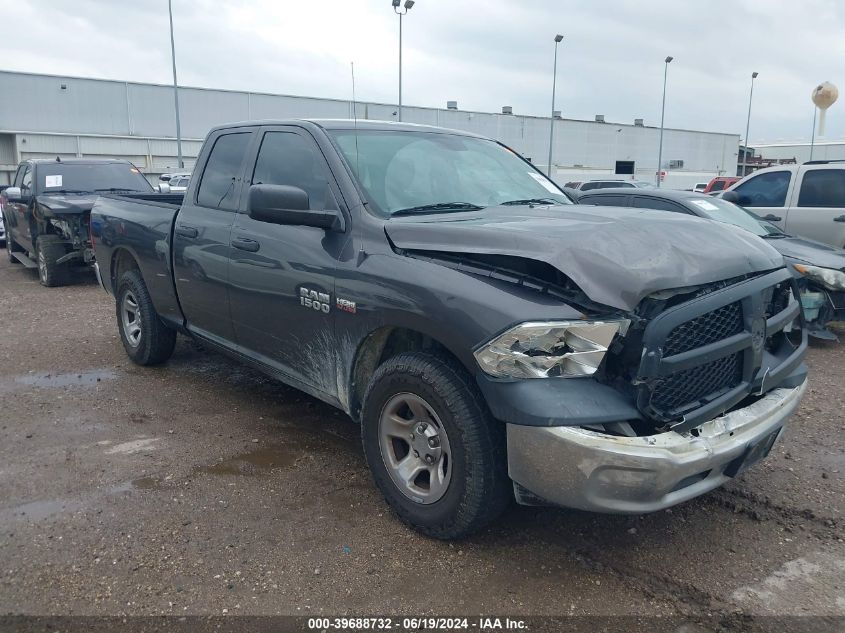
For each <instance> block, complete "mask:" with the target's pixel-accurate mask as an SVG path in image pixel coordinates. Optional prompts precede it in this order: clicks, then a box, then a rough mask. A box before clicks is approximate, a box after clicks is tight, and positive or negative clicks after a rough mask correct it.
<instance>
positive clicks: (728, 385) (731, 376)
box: [651, 354, 742, 413]
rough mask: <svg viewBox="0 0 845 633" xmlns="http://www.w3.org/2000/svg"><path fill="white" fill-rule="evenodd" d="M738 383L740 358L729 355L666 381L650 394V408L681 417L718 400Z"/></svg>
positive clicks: (740, 376) (740, 377) (739, 379)
mask: <svg viewBox="0 0 845 633" xmlns="http://www.w3.org/2000/svg"><path fill="white" fill-rule="evenodd" d="M741 380H742V354H731V355H730V356H725V357H724V358H720V359H718V360H714V361H713V362H710V363H707V364H705V365H699V366H698V367H693V368H692V369H687V370H684V371H680V372H678V373H677V374H673V375H671V376H669V377H667V378H666V379H665V380H663V381H662V382H660V383H659V384H658V385H656V386H655V388H654V389H653V390H652V392H651V406H652V407H654V408H655V409H658V410H662V411H665V412H673V413H675V412H677V413H681V412H683V411H685V410H688V409H692V408H696V407H698V406H700V405H701V404H702V401H705V400H712V399H713V398H715V397H718V396H720V395H721V394H723V393H724V392H726V391H728V390H729V389H732V388H734V387H736V386H737V385H738V384H739V383H740V381H741Z"/></svg>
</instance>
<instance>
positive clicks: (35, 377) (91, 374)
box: [15, 369, 117, 388]
mask: <svg viewBox="0 0 845 633" xmlns="http://www.w3.org/2000/svg"><path fill="white" fill-rule="evenodd" d="M115 378H117V374H116V373H115V372H114V371H112V370H110V369H94V370H91V371H83V372H70V373H66V374H26V375H24V376H18V377H17V378H15V382H18V383H21V384H24V385H29V386H31V387H42V388H51V387H52V388H55V387H76V386H82V387H86V386H91V385H96V384H97V383H99V382H102V381H104V380H114V379H115Z"/></svg>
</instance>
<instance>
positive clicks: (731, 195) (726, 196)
mask: <svg viewBox="0 0 845 633" xmlns="http://www.w3.org/2000/svg"><path fill="white" fill-rule="evenodd" d="M722 200H727V201H728V202H733V203H734V204H739V194H738V193H737V192H736V191H726V192H725V193H723V194H722Z"/></svg>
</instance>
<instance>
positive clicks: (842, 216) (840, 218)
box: [833, 215, 845, 222]
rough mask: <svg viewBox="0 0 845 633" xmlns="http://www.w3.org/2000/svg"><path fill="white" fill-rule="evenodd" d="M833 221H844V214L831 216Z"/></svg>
mask: <svg viewBox="0 0 845 633" xmlns="http://www.w3.org/2000/svg"><path fill="white" fill-rule="evenodd" d="M833 221H834V222H845V215H840V216H839V217H838V218H833Z"/></svg>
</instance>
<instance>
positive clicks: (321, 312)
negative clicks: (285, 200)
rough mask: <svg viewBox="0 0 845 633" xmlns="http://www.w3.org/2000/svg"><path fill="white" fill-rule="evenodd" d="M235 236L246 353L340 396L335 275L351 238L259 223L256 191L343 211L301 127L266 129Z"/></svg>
mask: <svg viewBox="0 0 845 633" xmlns="http://www.w3.org/2000/svg"><path fill="white" fill-rule="evenodd" d="M259 135H260V139H259V140H260V142H259V144H258V149H257V153H256V155H255V158H254V161H252V162H251V163H249V164H253V165H254V168H251V169H250V170H249V171H248V173H247V174H245V176H244V184H245V187H244V193H245V195H244V196H243V198H242V202H241V205H240V208H239V211H238V213H237V215H236V217H235V223H234V227H233V229H232V240H231V245H232V250H231V260H230V264H229V277H230V288H231V311H232V321H233V323H234V328H235V335H236V337H237V341H238V345H239V347H241V348H243V351H244V352H245V353H247V355H249V356H251V357H253V358H256V359H257V360H259V361H261V362H262V363H264V364H266V365H269V366H270V367H273V368H275V369H277V370H278V371H280V372H281V373H283V374H285V375H286V376H288V377H290V378H293V379H294V380H296V381H299V382H301V383H304V384H305V385H307V386H310V387H312V388H314V389H316V390H318V391H320V392H323V393H327V394H329V395H331V396H337V378H336V377H335V364H336V355H337V344H336V340H335V330H334V322H335V319H334V316H335V296H334V286H335V270H336V268H337V264H338V260H339V258H340V255H341V250H342V248H343V245H344V244H345V242H346V239H347V234H346V233H340V232H332V231H325V230H323V229H320V228H315V227H308V226H291V225H282V224H273V223H270V222H265V221H260V220H256V219H253V218H251V217H250V216H249V214H248V213H247V204H246V198H247V197H248V189H249V187H250V186H251V185H257V184H265V185H288V186H293V187H298V188H300V189H302V190H304V191H305V192H306V193H307V194H308V199H309V208H310V209H312V210H325V209H329V208H332V209H339V208H340V207H339V206H338V200H341V197H340V191H339V189H338V187H337V184H336V182H335V179H334V176H333V175H332V173H331V171H330V169H329V166H328V164H327V163H326V160H325V158H324V157H323V154H322V152H321V151H320V148H319V147H318V145H317V143H316V142H315V141H314V139H313V138H312V137H311V136H310V135H309V134H308V133H307V132H306V131H305V130H303V129H301V128H298V127H295V126H268V127H264V128H261V129H260V130H259Z"/></svg>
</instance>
